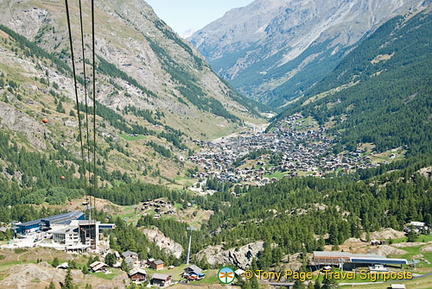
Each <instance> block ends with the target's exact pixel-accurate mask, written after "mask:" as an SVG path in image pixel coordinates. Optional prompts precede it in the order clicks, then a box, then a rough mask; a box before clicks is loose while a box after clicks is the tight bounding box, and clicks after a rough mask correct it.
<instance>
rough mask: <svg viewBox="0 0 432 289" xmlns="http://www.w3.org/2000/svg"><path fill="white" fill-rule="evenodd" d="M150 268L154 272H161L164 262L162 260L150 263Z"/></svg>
mask: <svg viewBox="0 0 432 289" xmlns="http://www.w3.org/2000/svg"><path fill="white" fill-rule="evenodd" d="M150 268H152V269H154V270H162V269H163V268H164V262H163V261H162V260H156V261H153V262H150Z"/></svg>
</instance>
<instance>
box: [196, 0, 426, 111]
mask: <svg viewBox="0 0 432 289" xmlns="http://www.w3.org/2000/svg"><path fill="white" fill-rule="evenodd" d="M430 4H431V1H430V0H426V1H423V0H420V1H419V0H403V1H399V0H389V1H381V0H372V1H363V0H349V1H347V0H338V1H329V0H327V1H322V0H314V1H303V0H271V1H269V0H256V1H254V2H253V3H251V4H249V5H248V6H246V7H244V8H238V9H233V10H232V11H229V12H228V13H226V14H225V15H224V16H223V17H222V18H220V19H218V20H216V21H215V22H213V23H211V24H209V25H208V26H206V27H205V28H203V29H201V30H200V31H198V32H196V33H195V34H194V35H193V36H192V37H190V38H189V40H190V41H191V43H193V44H194V45H195V46H196V47H197V48H198V49H199V51H200V52H201V53H202V54H203V55H204V56H205V57H206V58H207V59H208V61H209V63H210V64H211V65H212V67H213V69H214V70H215V71H216V72H217V73H218V74H219V75H221V76H222V77H224V78H225V79H227V80H228V81H229V82H230V83H231V84H232V85H233V86H234V87H235V88H237V89H238V90H239V91H241V92H243V93H244V94H246V95H248V96H250V97H252V98H255V99H259V100H261V101H263V102H267V103H268V104H269V105H271V106H273V107H279V106H281V105H283V104H284V103H286V102H287V101H290V100H292V99H295V98H297V97H299V96H301V95H302V94H303V93H304V92H305V91H306V90H308V89H309V88H310V87H311V86H313V85H314V84H315V83H316V82H318V81H320V80H321V79H322V78H323V77H325V76H326V74H327V73H329V72H331V71H332V70H333V69H334V68H335V67H336V66H337V64H338V63H339V62H340V61H341V60H342V59H343V57H344V56H345V55H346V54H347V53H348V52H349V51H350V50H351V49H352V48H353V47H355V46H356V45H357V43H358V41H359V40H361V39H362V38H363V37H364V36H365V35H367V34H368V33H371V32H372V31H374V30H375V29H376V28H377V27H379V26H380V25H382V24H383V23H384V22H385V21H387V20H388V19H390V18H392V17H395V16H397V15H402V14H405V13H408V12H410V11H411V12H412V11H417V10H418V9H422V8H424V7H427V6H428V5H430Z"/></svg>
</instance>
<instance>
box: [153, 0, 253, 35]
mask: <svg viewBox="0 0 432 289" xmlns="http://www.w3.org/2000/svg"><path fill="white" fill-rule="evenodd" d="M146 2H147V3H148V4H150V6H152V7H153V9H154V10H155V12H156V14H157V15H158V16H159V17H160V18H161V19H162V20H163V21H165V22H166V23H167V24H168V25H169V26H171V28H173V29H174V30H175V31H176V32H177V33H179V34H183V33H184V32H185V31H187V30H188V29H194V30H199V29H201V28H203V27H204V26H206V25H207V24H209V23H210V22H213V21H214V20H216V19H218V18H220V17H222V16H223V15H224V14H225V12H227V11H229V10H231V9H232V8H237V7H244V6H246V5H248V4H250V3H252V2H253V0H146Z"/></svg>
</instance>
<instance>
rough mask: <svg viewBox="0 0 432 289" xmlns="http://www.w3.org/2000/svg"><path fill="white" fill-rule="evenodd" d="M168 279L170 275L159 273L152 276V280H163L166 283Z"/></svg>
mask: <svg viewBox="0 0 432 289" xmlns="http://www.w3.org/2000/svg"><path fill="white" fill-rule="evenodd" d="M169 278H171V275H168V274H160V273H154V274H153V276H152V279H153V280H163V281H166V280H167V279H169Z"/></svg>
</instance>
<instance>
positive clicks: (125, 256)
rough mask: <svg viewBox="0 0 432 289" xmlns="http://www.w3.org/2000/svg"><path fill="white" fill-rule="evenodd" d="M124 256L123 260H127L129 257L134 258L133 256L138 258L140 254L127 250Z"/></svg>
mask: <svg viewBox="0 0 432 289" xmlns="http://www.w3.org/2000/svg"><path fill="white" fill-rule="evenodd" d="M122 256H123V258H127V257H132V256H138V254H137V253H135V252H132V251H129V250H127V251H126V252H123V253H122Z"/></svg>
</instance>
